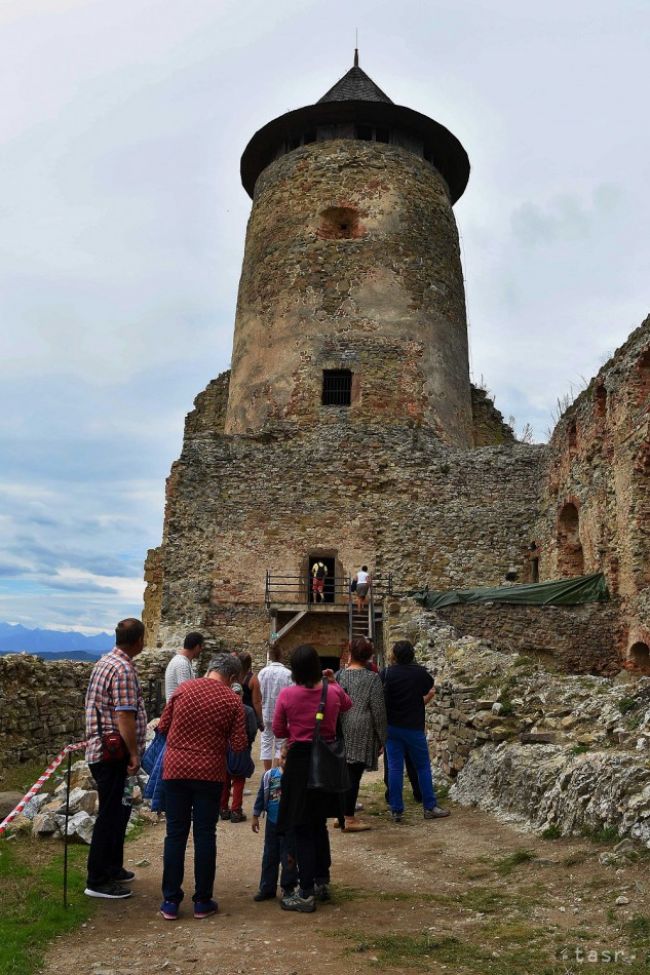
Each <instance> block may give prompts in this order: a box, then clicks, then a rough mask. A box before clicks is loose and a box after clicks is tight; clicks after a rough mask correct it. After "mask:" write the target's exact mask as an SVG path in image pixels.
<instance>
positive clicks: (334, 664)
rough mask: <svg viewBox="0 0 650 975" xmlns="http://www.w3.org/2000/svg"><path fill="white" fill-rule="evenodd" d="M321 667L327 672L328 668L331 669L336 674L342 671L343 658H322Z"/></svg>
mask: <svg viewBox="0 0 650 975" xmlns="http://www.w3.org/2000/svg"><path fill="white" fill-rule="evenodd" d="M320 665H321V667H322V668H323V670H327V668H328V667H329V669H330V670H333V671H334V673H336V672H337V670H340V669H341V658H340V657H321V658H320Z"/></svg>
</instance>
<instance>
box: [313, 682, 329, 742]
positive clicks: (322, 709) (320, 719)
mask: <svg viewBox="0 0 650 975" xmlns="http://www.w3.org/2000/svg"><path fill="white" fill-rule="evenodd" d="M326 700H327V677H323V693H322V694H321V696H320V704H319V705H318V711H317V712H316V727H315V728H314V741H315V740H316V738H319V737H320V726H321V724H322V722H323V718H324V717H325V701H326Z"/></svg>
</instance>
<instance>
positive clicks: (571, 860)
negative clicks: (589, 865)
mask: <svg viewBox="0 0 650 975" xmlns="http://www.w3.org/2000/svg"><path fill="white" fill-rule="evenodd" d="M586 860H587V854H586V853H569V855H568V856H567V857H565V858H564V860H563V861H562V862H563V864H564V866H565V867H578V866H580V864H581V863H584V862H585V861H586Z"/></svg>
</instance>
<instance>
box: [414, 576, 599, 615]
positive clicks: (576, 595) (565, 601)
mask: <svg viewBox="0 0 650 975" xmlns="http://www.w3.org/2000/svg"><path fill="white" fill-rule="evenodd" d="M408 595H409V596H412V597H413V599H415V601H416V602H418V603H420V604H421V605H422V606H424V607H425V608H426V609H441V608H442V607H443V606H454V605H456V604H458V603H515V604H517V605H519V606H580V605H581V604H582V603H599V602H604V601H605V600H607V599H609V591H608V589H607V583H606V582H605V576H604V575H603V574H602V572H596V573H594V574H593V575H590V576H578V577H577V578H575V579H558V580H557V581H556V582H534V583H530V584H528V585H525V586H496V587H494V588H484V589H456V590H451V591H448V592H435V591H434V590H429V589H420V590H417V591H416V592H410V593H409V594H408Z"/></svg>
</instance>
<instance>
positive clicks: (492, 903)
mask: <svg viewBox="0 0 650 975" xmlns="http://www.w3.org/2000/svg"><path fill="white" fill-rule="evenodd" d="M508 900H509V898H508V897H506V895H505V894H500V893H499V892H498V891H496V890H492V889H491V888H490V887H472V888H470V890H466V891H464V893H462V894H460V895H459V897H458V902H459V903H460V904H461V905H462V906H463V907H465V908H467V909H468V910H470V911H476V912H477V913H478V914H496V913H497V911H501V910H503V909H504V908H505V906H506V905H507V903H508Z"/></svg>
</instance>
